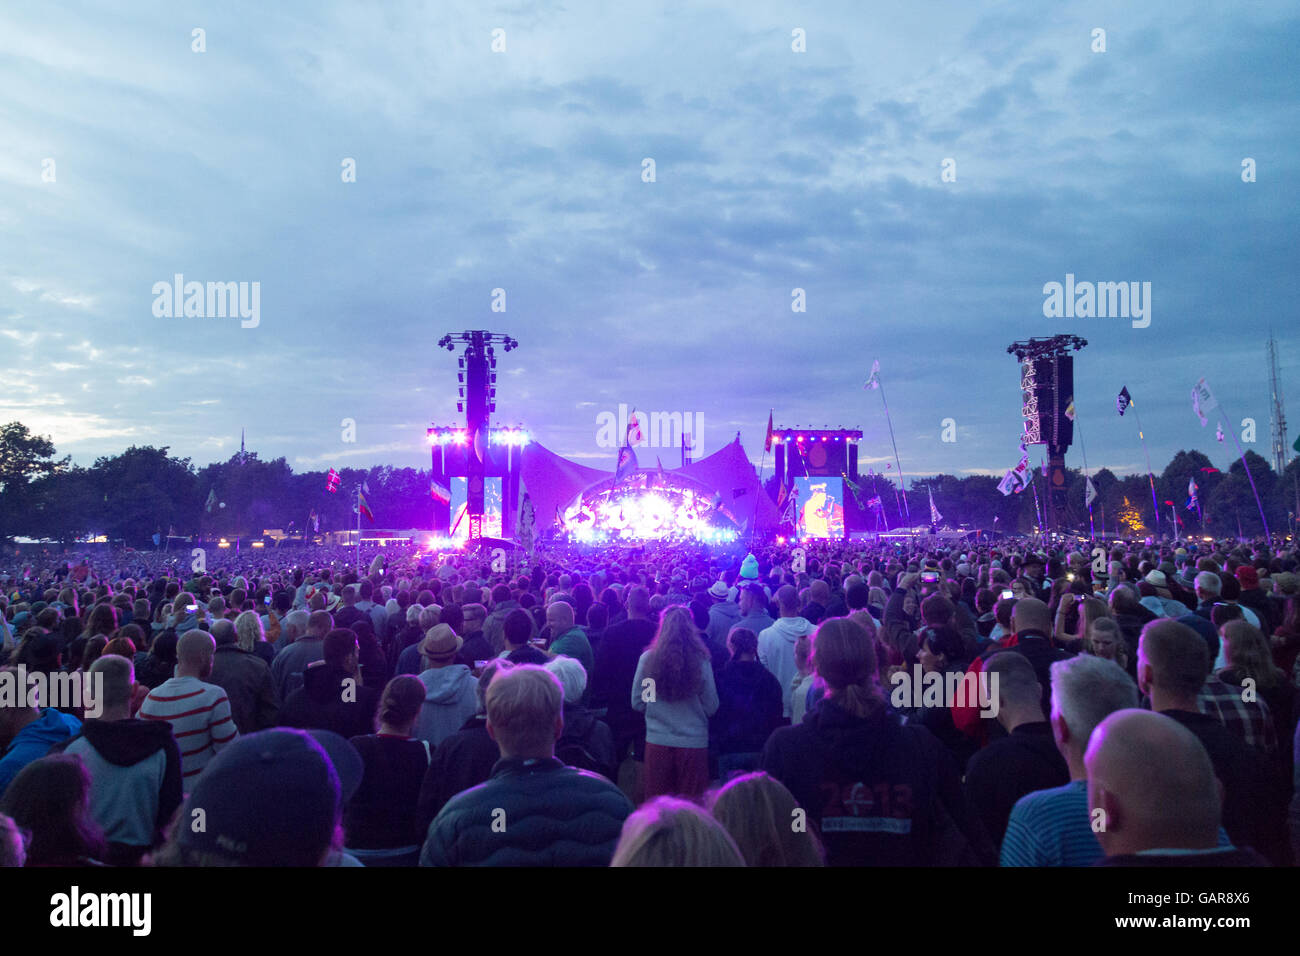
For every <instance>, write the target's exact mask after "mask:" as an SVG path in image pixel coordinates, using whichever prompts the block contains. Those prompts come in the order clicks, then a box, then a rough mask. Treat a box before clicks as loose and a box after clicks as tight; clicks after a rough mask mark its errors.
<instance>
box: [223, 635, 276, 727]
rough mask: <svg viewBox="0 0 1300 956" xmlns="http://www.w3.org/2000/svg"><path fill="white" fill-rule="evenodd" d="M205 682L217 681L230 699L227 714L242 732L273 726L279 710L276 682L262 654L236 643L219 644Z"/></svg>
mask: <svg viewBox="0 0 1300 956" xmlns="http://www.w3.org/2000/svg"><path fill="white" fill-rule="evenodd" d="M268 646H269V645H268ZM208 683H209V684H216V685H217V686H218V687H220V688H221V689H222V690H224V691H225V692H226V696H227V697H229V698H230V716H231V719H232V720H234V722H235V727H236V728H238V730H239V732H240V733H241V734H251V733H253V732H254V731H257V730H266V729H267V728H268V727H274V726H275V718H276V714H277V713H278V712H279V709H280V708H279V704H278V702H277V701H276V699H275V681H273V680H272V679H271V668H270V666H269V665H268V664H267V663H266V661H264V660H263V659H262V658H261V657H259V656H257V655H256V654H253V653H250V652H249V651H246V650H243V649H242V648H240V647H239V645H238V644H222V645H221V646H220V647H218V648H217V649H216V651H215V653H214V654H213V655H212V673H211V674H210V675H209V676H208Z"/></svg>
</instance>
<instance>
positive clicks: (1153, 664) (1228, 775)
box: [1137, 619, 1290, 865]
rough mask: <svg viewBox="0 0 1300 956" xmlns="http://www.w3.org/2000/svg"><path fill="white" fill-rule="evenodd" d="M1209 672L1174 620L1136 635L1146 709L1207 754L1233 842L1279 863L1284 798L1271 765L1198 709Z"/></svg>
mask: <svg viewBox="0 0 1300 956" xmlns="http://www.w3.org/2000/svg"><path fill="white" fill-rule="evenodd" d="M1209 671H1210V659H1209V652H1208V650H1207V649H1206V646H1205V641H1203V640H1202V639H1201V637H1200V635H1198V634H1197V633H1196V632H1195V631H1193V630H1192V629H1191V628H1190V627H1187V626H1186V625H1185V624H1179V623H1178V622H1177V621H1169V620H1163V619H1162V620H1159V621H1152V622H1151V623H1150V624H1148V625H1147V626H1146V627H1144V628H1143V629H1142V636H1141V637H1140V638H1139V639H1138V653H1137V678H1138V687H1139V688H1140V689H1141V690H1142V692H1143V693H1144V694H1146V695H1147V696H1148V697H1150V699H1151V709H1152V710H1153V711H1156V712H1157V713H1161V714H1164V715H1165V716H1166V717H1169V718H1171V719H1173V720H1175V721H1177V722H1178V723H1179V724H1182V725H1183V726H1184V727H1186V728H1187V729H1188V730H1189V731H1191V732H1192V734H1193V735H1195V736H1196V738H1197V739H1198V740H1199V741H1200V742H1201V745H1202V746H1203V747H1204V748H1205V750H1206V752H1207V753H1208V754H1209V755H1210V762H1211V763H1212V764H1213V765H1214V773H1215V776H1217V777H1218V778H1219V780H1220V781H1221V782H1222V783H1223V788H1224V798H1223V826H1224V828H1225V829H1226V830H1227V831H1228V835H1229V836H1230V837H1232V840H1233V842H1234V843H1236V844H1237V845H1239V846H1251V847H1254V848H1255V849H1256V850H1258V851H1259V852H1260V853H1263V854H1264V855H1265V856H1267V857H1268V858H1269V859H1270V860H1271V861H1272V862H1273V863H1274V864H1277V865H1283V864H1284V863H1285V856H1286V854H1285V850H1284V848H1285V846H1286V843H1287V840H1286V837H1285V800H1286V799H1289V796H1290V795H1289V793H1288V794H1287V795H1286V797H1285V798H1284V797H1283V796H1282V781H1281V780H1280V779H1277V777H1278V774H1277V770H1276V767H1275V765H1271V764H1270V763H1269V762H1268V761H1267V760H1266V759H1265V758H1264V756H1263V755H1261V754H1260V753H1258V752H1257V751H1255V750H1254V749H1253V748H1251V747H1249V746H1248V745H1247V744H1246V743H1244V742H1243V740H1242V739H1241V738H1240V737H1239V736H1237V735H1236V734H1234V733H1233V732H1232V731H1230V730H1229V729H1228V728H1227V727H1225V726H1224V724H1223V723H1222V722H1221V721H1220V720H1219V719H1218V718H1216V717H1212V716H1210V715H1208V714H1205V713H1202V712H1201V711H1200V704H1199V694H1200V691H1201V688H1202V686H1203V685H1204V683H1205V678H1206V676H1207V675H1208V674H1209Z"/></svg>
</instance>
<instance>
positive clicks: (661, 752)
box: [631, 605, 718, 799]
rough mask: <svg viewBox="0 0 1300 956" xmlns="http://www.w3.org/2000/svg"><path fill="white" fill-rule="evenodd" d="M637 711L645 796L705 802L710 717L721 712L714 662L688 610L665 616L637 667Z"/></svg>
mask: <svg viewBox="0 0 1300 956" xmlns="http://www.w3.org/2000/svg"><path fill="white" fill-rule="evenodd" d="M631 702H632V707H633V708H634V709H635V710H638V711H640V712H642V713H644V714H645V715H646V754H645V795H646V798H647V799H649V798H651V797H657V796H660V795H661V794H673V795H680V796H687V797H700V796H702V795H703V794H704V791H705V789H706V788H707V787H708V784H709V750H708V748H709V717H711V716H712V715H713V714H714V713H715V712H716V711H717V709H718V692H717V687H716V686H715V685H714V682H713V666H712V656H711V655H710V654H709V649H708V648H707V647H705V645H704V641H703V640H701V639H700V636H699V632H698V630H697V629H696V627H695V623H694V621H693V620H692V619H691V613H690V611H688V610H687V609H686V608H684V607H682V606H680V605H675V606H673V607H670V608H668V609H667V610H665V611H664V614H663V618H662V619H661V620H660V622H659V630H658V631H657V632H656V634H655V638H654V641H653V642H652V643H651V644H650V647H649V648H648V649H647V650H646V652H645V653H644V654H642V655H641V658H640V660H639V661H638V662H637V668H636V673H635V674H634V675H633V678H632V689H631Z"/></svg>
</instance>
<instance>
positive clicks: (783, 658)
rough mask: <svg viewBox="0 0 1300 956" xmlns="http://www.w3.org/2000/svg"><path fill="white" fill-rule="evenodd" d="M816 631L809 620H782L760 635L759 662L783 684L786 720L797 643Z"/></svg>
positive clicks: (792, 618)
mask: <svg viewBox="0 0 1300 956" xmlns="http://www.w3.org/2000/svg"><path fill="white" fill-rule="evenodd" d="M815 630H817V628H816V627H814V626H813V624H812V622H810V621H809V620H808V619H807V618H806V617H780V618H777V620H776V623H775V624H773V625H772V626H771V627H769V628H768V629H767V630H765V631H764V632H763V633H762V634H760V635H758V659H759V661H760V662H762V664H763V666H764V667H766V668H767V669H768V670H769V671H771V672H772V674H773V676H774V677H776V679H777V680H778V681H779V682H780V684H781V688H782V690H781V694H782V705H781V706H782V707H783V708H784V710H783V712H782V716H783V717H789V716H790V684H791V682H792V681H793V680H794V675H795V674H796V673H798V669H797V668H796V667H795V666H794V642H795V641H796V640H798V639H799V638H800V637H803V636H804V635H805V634H812V632H813V631H815Z"/></svg>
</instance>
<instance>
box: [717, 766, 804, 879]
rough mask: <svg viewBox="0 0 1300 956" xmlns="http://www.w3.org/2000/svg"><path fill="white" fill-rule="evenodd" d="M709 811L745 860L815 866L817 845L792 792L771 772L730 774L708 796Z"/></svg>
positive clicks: (750, 863) (755, 864)
mask: <svg viewBox="0 0 1300 956" xmlns="http://www.w3.org/2000/svg"><path fill="white" fill-rule="evenodd" d="M709 812H710V813H712V814H713V817H714V819H715V820H717V821H718V822H719V823H721V824H722V826H723V827H724V828H725V829H726V831H727V832H728V833H729V834H731V838H732V839H733V840H735V841H736V846H737V848H738V849H739V850H740V853H741V856H743V857H744V859H745V863H746V865H747V866H821V865H822V863H823V859H822V847H821V841H820V840H818V839H817V834H816V833H814V832H813V830H812V829H811V828H810V827H809V826H808V825H807V814H806V812H804V810H803V809H802V808H801V807H799V805H798V804H797V803H796V802H795V799H794V794H792V793H791V792H790V791H789V790H787V789H786V788H785V786H784V785H783V784H782V783H781V782H780V781H779V780H777V779H776V778H775V777H771V776H769V775H768V774H765V773H761V772H760V773H748V774H744V775H743V776H739V777H733V778H732V779H731V780H729V781H728V782H727V783H726V784H724V785H723V786H722V787H721V788H720V789H719V790H717V791H716V792H714V793H713V794H711V795H710V797H709Z"/></svg>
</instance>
